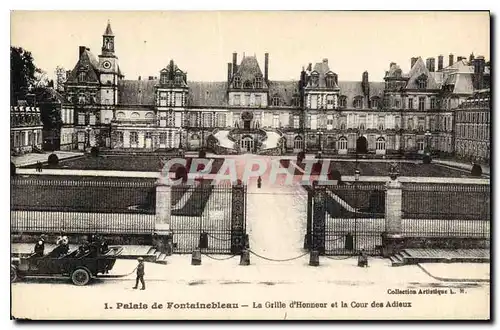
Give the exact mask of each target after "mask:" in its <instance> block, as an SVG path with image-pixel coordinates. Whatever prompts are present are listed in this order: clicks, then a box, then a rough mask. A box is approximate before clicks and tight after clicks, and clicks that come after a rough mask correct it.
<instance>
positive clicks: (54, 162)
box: [47, 154, 59, 166]
mask: <svg viewBox="0 0 500 330" xmlns="http://www.w3.org/2000/svg"><path fill="white" fill-rule="evenodd" d="M47 161H48V163H49V165H50V166H57V165H58V164H59V157H57V155H56V154H50V155H49V159H48V160H47Z"/></svg>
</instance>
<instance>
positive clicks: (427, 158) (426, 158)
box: [422, 155, 432, 164]
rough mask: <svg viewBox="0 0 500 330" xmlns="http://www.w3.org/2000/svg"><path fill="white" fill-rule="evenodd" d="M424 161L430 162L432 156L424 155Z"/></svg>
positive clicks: (425, 162)
mask: <svg viewBox="0 0 500 330" xmlns="http://www.w3.org/2000/svg"><path fill="white" fill-rule="evenodd" d="M422 161H423V162H424V164H430V163H431V161H432V158H431V156H430V155H424V157H423V158H422Z"/></svg>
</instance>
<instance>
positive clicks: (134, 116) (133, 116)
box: [130, 112, 140, 119]
mask: <svg viewBox="0 0 500 330" xmlns="http://www.w3.org/2000/svg"><path fill="white" fill-rule="evenodd" d="M139 117H140V115H139V113H138V112H132V114H131V115H130V118H132V119H139Z"/></svg>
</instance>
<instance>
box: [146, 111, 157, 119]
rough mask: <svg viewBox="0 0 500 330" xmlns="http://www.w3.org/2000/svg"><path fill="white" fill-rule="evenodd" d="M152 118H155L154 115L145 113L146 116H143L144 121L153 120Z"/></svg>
mask: <svg viewBox="0 0 500 330" xmlns="http://www.w3.org/2000/svg"><path fill="white" fill-rule="evenodd" d="M154 117H155V115H154V113H152V112H148V113H146V116H145V118H146V119H153V118H154Z"/></svg>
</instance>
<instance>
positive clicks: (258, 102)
mask: <svg viewBox="0 0 500 330" xmlns="http://www.w3.org/2000/svg"><path fill="white" fill-rule="evenodd" d="M261 105H262V96H261V95H255V106H257V107H260V106H261Z"/></svg>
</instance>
